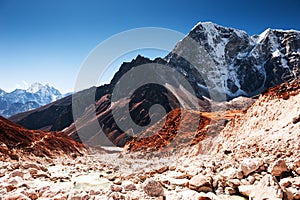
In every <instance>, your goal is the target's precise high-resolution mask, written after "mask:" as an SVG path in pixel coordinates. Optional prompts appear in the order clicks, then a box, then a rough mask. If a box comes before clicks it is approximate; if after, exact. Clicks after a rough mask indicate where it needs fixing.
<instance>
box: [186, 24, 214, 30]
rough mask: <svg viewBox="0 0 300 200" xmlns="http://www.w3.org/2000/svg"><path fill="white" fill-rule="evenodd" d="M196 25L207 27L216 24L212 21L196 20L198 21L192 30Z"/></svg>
mask: <svg viewBox="0 0 300 200" xmlns="http://www.w3.org/2000/svg"><path fill="white" fill-rule="evenodd" d="M198 26H204V27H209V26H217V24H215V23H213V22H198V23H197V24H196V25H195V26H194V27H193V28H192V30H194V29H195V28H197V27H198Z"/></svg>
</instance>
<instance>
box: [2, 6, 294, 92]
mask: <svg viewBox="0 0 300 200" xmlns="http://www.w3.org/2000/svg"><path fill="white" fill-rule="evenodd" d="M224 2H225V1H221V0H220V1H214V0H210V1H201V0H195V1H183V0H182V1H178V0H172V1H163V0H151V1H142V0H139V1H138V0H127V1H125V0H120V1H116V0H103V1H100V0H99V1H95V0H26V1H22V0H0V68H1V72H0V88H2V89H5V90H7V91H11V90H13V89H14V88H15V87H16V86H17V85H21V86H23V87H24V86H25V85H26V83H33V82H35V81H39V82H41V83H50V84H52V85H54V86H55V87H57V88H58V89H60V90H61V91H62V92H69V91H72V90H73V87H74V82H75V79H76V77H77V73H78V72H79V69H80V65H81V64H82V62H83V61H84V59H85V58H86V57H87V55H88V54H89V52H90V51H91V50H92V49H93V48H95V47H96V46H97V45H98V44H99V43H100V42H101V41H103V40H105V39H107V38H108V37H110V36H112V35H114V34H117V33H119V32H121V31H125V30H128V29H132V28H139V27H149V26H151V27H164V28H169V29H173V30H177V31H180V32H182V33H184V34H186V33H188V32H189V30H190V29H191V28H192V27H193V26H194V25H195V24H196V23H197V22H199V21H213V22H215V23H217V24H220V25H224V26H230V27H234V28H238V29H243V30H245V31H247V32H248V33H249V34H251V35H252V34H256V33H260V32H262V31H263V30H265V29H266V28H269V27H270V28H280V29H297V30H300V23H299V20H300V12H299V8H300V1H298V0H282V1H279V0H273V1H258V0H251V1H241V0H239V1H233V0H231V1H230V0H228V1H226V3H224ZM146 54H147V53H146ZM132 56H134V55H132ZM146 56H149V57H155V55H153V54H151V53H149V55H146ZM157 56H160V53H159V52H158V55H157ZM128 59H129V58H128Z"/></svg>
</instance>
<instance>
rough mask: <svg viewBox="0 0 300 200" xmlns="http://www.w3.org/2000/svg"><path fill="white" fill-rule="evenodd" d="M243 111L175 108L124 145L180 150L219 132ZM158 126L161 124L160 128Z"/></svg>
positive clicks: (145, 149) (165, 150) (148, 148)
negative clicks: (206, 110)
mask: <svg viewBox="0 0 300 200" xmlns="http://www.w3.org/2000/svg"><path fill="white" fill-rule="evenodd" d="M242 112H243V111H242V110H241V111H239V110H231V111H226V112H198V111H192V110H189V111H185V112H183V111H182V110H180V109H175V110H173V111H171V112H170V113H169V114H168V115H167V116H166V117H165V118H163V119H162V120H160V121H159V122H158V123H156V124H155V125H153V126H152V127H150V128H149V129H147V130H146V131H145V132H144V133H142V134H140V135H138V136H135V137H134V138H133V139H132V140H131V141H129V142H128V143H127V144H126V145H125V149H126V150H128V151H142V152H155V151H157V150H158V151H160V152H175V151H180V150H181V149H183V148H185V147H188V146H192V145H195V144H198V143H199V142H200V141H202V140H203V139H204V138H205V137H206V135H207V134H215V133H219V132H220V131H221V130H222V129H223V128H224V125H225V123H226V121H227V120H229V119H231V118H232V117H234V116H235V115H239V114H241V113H242ZM195 125H197V128H195V127H196V126H195ZM158 127H162V128H161V129H160V130H159V128H158ZM179 130H180V131H179Z"/></svg>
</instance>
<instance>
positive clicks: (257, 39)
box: [251, 28, 271, 44]
mask: <svg viewBox="0 0 300 200" xmlns="http://www.w3.org/2000/svg"><path fill="white" fill-rule="evenodd" d="M270 31H271V29H270V28H268V29H266V30H265V31H264V32H262V33H261V34H259V35H258V36H257V35H255V36H252V37H251V38H252V39H253V40H254V41H255V42H256V43H257V44H258V43H261V42H262V41H263V40H264V39H266V38H267V36H268V34H269V33H270Z"/></svg>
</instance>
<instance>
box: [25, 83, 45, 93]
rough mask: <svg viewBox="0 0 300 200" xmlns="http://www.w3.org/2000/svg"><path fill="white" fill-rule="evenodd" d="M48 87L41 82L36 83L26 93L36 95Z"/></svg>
mask: <svg viewBox="0 0 300 200" xmlns="http://www.w3.org/2000/svg"><path fill="white" fill-rule="evenodd" d="M46 87H48V84H46V85H45V86H44V85H43V84H41V83H39V82H35V83H33V84H31V85H30V86H29V88H28V89H26V92H29V93H36V92H38V91H40V90H42V89H44V88H46Z"/></svg>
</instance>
